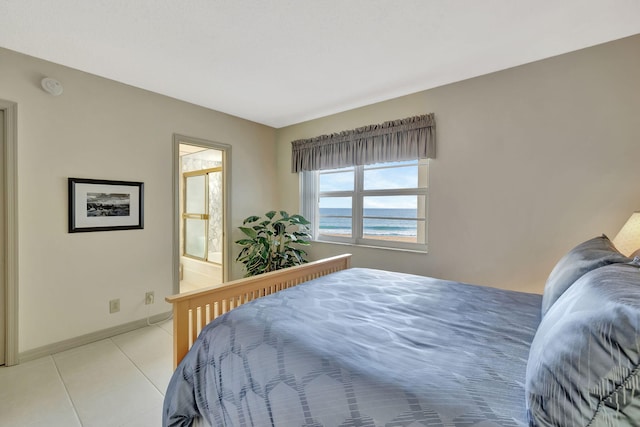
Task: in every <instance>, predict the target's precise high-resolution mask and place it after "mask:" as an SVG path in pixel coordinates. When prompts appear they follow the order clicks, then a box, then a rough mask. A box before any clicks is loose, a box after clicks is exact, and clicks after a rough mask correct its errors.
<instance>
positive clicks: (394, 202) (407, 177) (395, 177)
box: [320, 161, 419, 209]
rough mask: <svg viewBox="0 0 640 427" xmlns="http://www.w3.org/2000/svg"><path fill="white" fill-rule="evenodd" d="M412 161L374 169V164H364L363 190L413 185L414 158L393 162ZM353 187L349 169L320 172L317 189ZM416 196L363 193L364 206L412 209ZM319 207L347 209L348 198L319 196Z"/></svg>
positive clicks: (414, 175)
mask: <svg viewBox="0 0 640 427" xmlns="http://www.w3.org/2000/svg"><path fill="white" fill-rule="evenodd" d="M409 163H411V164H413V166H410V167H400V168H382V169H376V168H375V167H376V166H375V165H371V166H368V167H366V169H365V173H364V189H365V190H376V189H397V188H416V187H417V185H418V183H417V165H416V161H412V162H398V163H396V164H409ZM353 186H354V173H353V171H352V170H351V171H348V172H338V173H326V174H321V175H320V191H350V190H352V189H353ZM418 197H419V196H375V197H372V196H368V197H367V196H365V198H364V208H365V209H371V208H384V209H391V208H395V209H416V208H417V203H418ZM320 207H321V208H350V207H351V198H350V197H330V198H321V199H320Z"/></svg>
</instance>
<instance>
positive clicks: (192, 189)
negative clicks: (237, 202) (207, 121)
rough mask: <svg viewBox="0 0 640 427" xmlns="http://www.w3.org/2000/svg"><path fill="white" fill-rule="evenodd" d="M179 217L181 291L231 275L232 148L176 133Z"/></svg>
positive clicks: (198, 287) (197, 287)
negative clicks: (229, 250) (230, 201)
mask: <svg viewBox="0 0 640 427" xmlns="http://www.w3.org/2000/svg"><path fill="white" fill-rule="evenodd" d="M174 145H175V152H176V177H177V181H178V182H177V190H178V191H177V193H178V197H177V199H176V206H175V208H176V212H177V215H176V217H177V220H178V230H179V232H178V233H177V236H178V241H177V242H175V243H174V244H175V245H176V247H177V248H178V254H177V266H178V267H177V270H178V273H177V276H178V277H177V283H178V286H177V289H176V290H177V291H178V292H179V293H183V292H188V291H192V290H197V289H201V288H204V287H209V286H215V285H219V284H221V283H223V282H225V281H226V279H227V267H228V262H227V240H226V236H227V235H228V233H227V218H228V215H227V208H228V195H229V192H228V191H227V188H228V176H229V173H228V165H229V157H230V147H229V146H227V145H224V144H218V143H214V142H211V141H203V140H200V139H195V138H190V137H184V136H176V137H175V138H174Z"/></svg>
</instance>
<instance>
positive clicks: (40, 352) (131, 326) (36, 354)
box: [18, 311, 171, 363]
mask: <svg viewBox="0 0 640 427" xmlns="http://www.w3.org/2000/svg"><path fill="white" fill-rule="evenodd" d="M170 317H171V312H170V311H168V312H166V313H160V314H156V315H154V316H151V317H150V318H149V319H146V318H145V319H140V320H136V321H134V322H129V323H125V324H122V325H118V326H114V327H112V328H108V329H102V330H100V331H96V332H92V333H90V334H86V335H81V336H79V337H75V338H70V339H68V340H64V341H59V342H56V343H53V344H47V345H45V346H42V347H38V348H34V349H32V350H27V351H24V352H21V353H19V354H18V360H19V363H23V362H28V361H30V360H35V359H39V358H41V357H45V356H50V355H52V354H56V353H60V352H61V351H66V350H70V349H72V348H75V347H79V346H81V345H85V344H90V343H92V342H96V341H100V340H104V339H107V338H111V337H114V336H116V335H120V334H124V333H127V332H131V331H134V330H136V329H140V328H143V327H145V326H148V324H149V323H156V322H162V321H163V320H169V318H170ZM147 322H149V323H147Z"/></svg>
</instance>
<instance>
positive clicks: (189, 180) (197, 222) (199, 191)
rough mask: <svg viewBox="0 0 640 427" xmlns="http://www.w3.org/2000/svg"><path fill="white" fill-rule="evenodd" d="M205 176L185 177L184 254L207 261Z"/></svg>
mask: <svg viewBox="0 0 640 427" xmlns="http://www.w3.org/2000/svg"><path fill="white" fill-rule="evenodd" d="M206 179H207V176H206V175H195V176H188V175H185V185H184V214H183V215H182V218H183V220H184V252H185V255H188V256H191V257H194V258H198V259H201V260H206V259H207V251H208V249H207V246H208V245H207V240H208V230H209V212H208V211H209V209H208V206H209V200H208V197H209V196H208V191H207V187H208V186H207V181H206Z"/></svg>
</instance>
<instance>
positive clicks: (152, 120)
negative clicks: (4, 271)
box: [0, 49, 277, 352]
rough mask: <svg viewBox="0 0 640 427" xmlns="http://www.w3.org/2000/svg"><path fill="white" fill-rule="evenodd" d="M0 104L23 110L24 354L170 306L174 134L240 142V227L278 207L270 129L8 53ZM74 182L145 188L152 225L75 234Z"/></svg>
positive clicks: (235, 153) (234, 206) (0, 69)
mask: <svg viewBox="0 0 640 427" xmlns="http://www.w3.org/2000/svg"><path fill="white" fill-rule="evenodd" d="M123 66H127V65H126V64H123ZM45 76H50V77H54V78H56V79H58V80H60V81H61V82H62V84H63V85H64V93H63V94H62V95H61V96H59V97H53V96H51V95H49V94H47V93H45V92H44V91H43V90H42V89H41V88H40V80H41V79H42V78H43V77H45ZM0 99H6V100H9V101H14V102H17V104H18V156H19V164H18V199H19V246H20V253H19V256H20V265H19V277H20V283H19V301H20V302H19V313H20V314H19V351H20V352H24V351H27V350H32V349H35V348H39V347H42V346H46V345H49V344H51V343H57V342H60V341H62V340H66V339H70V338H75V337H78V336H81V335H84V334H88V333H93V332H95V331H100V330H103V329H107V328H110V327H114V326H118V325H122V324H126V323H128V322H132V321H136V320H139V319H143V318H145V317H146V316H147V315H148V314H150V315H154V314H158V313H163V312H167V311H168V310H169V309H170V307H169V306H168V305H167V304H166V303H165V302H164V297H165V296H166V295H169V294H171V293H172V289H173V284H172V262H173V259H172V257H173V255H172V244H173V235H172V233H173V195H172V185H173V181H172V180H173V172H172V167H173V162H172V155H173V154H172V137H173V134H174V133H178V134H182V135H188V136H192V137H195V138H202V139H206V140H211V141H215V142H220V143H224V144H229V145H231V146H232V165H231V171H232V176H231V183H232V194H231V212H232V218H231V223H232V227H236V226H237V225H239V224H240V223H241V221H242V219H243V218H244V217H246V216H248V215H250V214H253V213H255V212H264V211H267V210H268V209H272V208H273V207H274V203H275V201H276V199H277V198H276V193H275V191H274V189H273V188H272V187H271V186H270V185H269V183H271V182H273V181H274V180H275V176H276V175H275V169H274V165H275V163H276V160H275V154H274V147H275V145H274V144H275V132H274V130H273V129H272V128H269V127H266V126H262V125H259V124H256V123H252V122H249V121H246V120H242V119H238V118H235V117H232V116H229V115H225V114H222V113H218V112H215V111H212V110H208V109H205V108H201V107H196V106H194V105H191V104H188V103H184V102H180V101H176V100H174V99H171V98H167V97H164V96H160V95H157V94H153V93H150V92H146V91H143V90H139V89H136V88H132V87H130V86H126V85H123V84H119V83H115V82H113V81H110V80H106V79H103V78H100V77H96V76H93V75H90V74H86V73H82V72H79V71H76V70H73V69H69V68H66V67H62V66H59V65H56V64H53V63H50V62H46V61H42V60H38V59H34V58H32V57H28V56H24V55H20V54H17V53H15V52H11V51H8V50H4V49H0ZM68 177H81V178H99V179H115V180H126V181H143V182H144V183H145V206H144V207H145V227H144V230H127V231H111V232H97V233H73V234H69V233H67V178H68ZM256 189H259V191H256ZM232 275H233V276H234V277H239V276H241V269H240V268H239V267H237V266H234V267H233V274H232ZM149 290H153V291H155V295H156V303H155V304H154V305H152V306H145V305H144V294H145V292H146V291H149ZM113 298H120V300H121V311H120V312H119V313H117V314H109V311H108V301H109V300H110V299H113ZM149 307H150V310H149V311H147V309H148V308H149Z"/></svg>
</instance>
